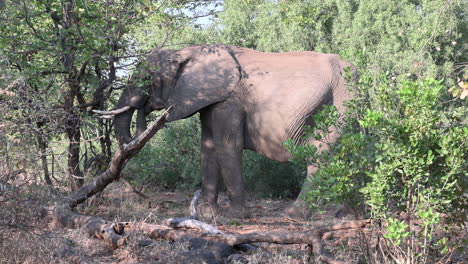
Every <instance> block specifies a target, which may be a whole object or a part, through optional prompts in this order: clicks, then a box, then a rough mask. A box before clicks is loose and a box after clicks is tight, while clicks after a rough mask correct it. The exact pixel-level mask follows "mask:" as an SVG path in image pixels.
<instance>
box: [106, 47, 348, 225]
mask: <svg viewBox="0 0 468 264" xmlns="http://www.w3.org/2000/svg"><path fill="white" fill-rule="evenodd" d="M348 66H349V67H351V69H352V72H354V73H355V72H356V71H355V70H354V67H353V66H352V65H351V64H349V63H346V62H344V61H342V60H340V58H339V56H338V55H333V54H322V53H317V52H288V53H264V52H258V51H255V50H251V49H247V48H240V47H233V46H228V45H221V44H214V45H201V46H193V47H188V48H184V49H181V50H161V49H154V50H152V51H151V53H150V54H149V55H148V57H147V59H146V61H145V62H143V63H141V65H140V66H139V70H138V72H137V74H135V76H133V78H132V80H131V81H130V83H129V85H128V87H127V88H126V90H125V91H124V92H123V94H122V95H121V97H120V99H119V102H118V105H117V107H118V108H119V109H122V108H125V107H126V108H128V110H126V109H123V110H125V111H122V112H121V113H119V114H117V115H116V117H115V130H116V134H117V136H118V137H120V138H122V139H123V140H124V141H125V142H129V141H130V140H131V135H130V121H131V118H132V115H133V112H134V111H135V110H138V115H137V131H136V133H137V134H138V133H141V132H142V131H143V130H144V129H145V128H146V121H145V117H146V115H147V114H148V113H150V112H151V111H154V110H161V109H164V108H166V107H168V106H171V105H175V108H174V110H173V111H172V112H171V113H170V114H169V116H168V122H170V121H174V120H179V119H183V118H187V117H189V116H191V115H193V114H194V113H197V112H199V113H200V120H201V125H202V138H201V170H202V171H201V174H202V187H203V193H204V195H205V199H206V201H207V202H208V204H210V205H211V206H212V207H213V208H216V203H217V197H218V190H219V181H220V179H221V178H220V176H221V177H222V179H223V181H224V183H225V185H226V187H227V190H228V194H229V197H230V199H231V208H230V210H231V211H232V212H231V213H230V214H231V215H237V216H241V215H243V212H245V211H244V209H243V208H244V183H243V177H242V166H241V163H242V151H243V149H250V150H253V151H255V152H257V153H260V154H262V155H264V156H265V157H268V158H270V159H273V160H276V161H279V162H286V161H288V158H289V153H288V152H287V151H286V150H285V148H284V145H283V143H284V142H285V141H286V140H287V139H289V138H291V139H293V140H294V141H296V142H299V143H303V142H300V140H301V135H302V132H303V128H304V126H305V125H306V124H311V118H310V116H311V114H313V113H315V112H316V111H317V110H318V109H320V107H321V106H322V105H325V104H328V105H332V104H333V105H335V106H336V107H337V108H338V109H339V111H340V112H343V111H344V110H345V109H344V106H343V102H344V101H345V100H349V99H350V98H351V97H352V93H351V92H350V90H349V89H348V88H347V87H346V85H345V80H344V78H343V76H342V73H343V72H344V69H345V68H346V67H348ZM129 106H130V107H129ZM332 130H333V129H332ZM337 137H338V135H337V133H336V132H332V134H331V135H330V140H331V141H334V140H336V138H337ZM313 172H314V171H313V169H312V168H309V170H308V174H309V175H310V174H312V173H313ZM299 197H300V196H299ZM298 203H300V199H299V198H298V200H297V201H296V204H298ZM301 212H302V210H301V208H300V207H291V210H290V211H289V213H291V214H298V213H301Z"/></svg>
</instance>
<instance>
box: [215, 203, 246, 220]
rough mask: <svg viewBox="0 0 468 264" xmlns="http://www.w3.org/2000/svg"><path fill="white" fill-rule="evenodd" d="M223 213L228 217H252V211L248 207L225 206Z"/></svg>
mask: <svg viewBox="0 0 468 264" xmlns="http://www.w3.org/2000/svg"><path fill="white" fill-rule="evenodd" d="M221 214H222V215H223V216H224V217H227V218H239V219H248V218H252V211H251V210H249V208H246V207H232V206H229V207H224V208H223V209H222V210H221Z"/></svg>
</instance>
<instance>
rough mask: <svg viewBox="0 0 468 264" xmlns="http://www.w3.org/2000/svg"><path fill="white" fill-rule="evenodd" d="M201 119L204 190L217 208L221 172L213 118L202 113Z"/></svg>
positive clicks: (201, 159)
mask: <svg viewBox="0 0 468 264" xmlns="http://www.w3.org/2000/svg"><path fill="white" fill-rule="evenodd" d="M200 119H201V124H202V134H201V151H200V162H201V164H200V166H201V178H202V191H203V196H204V197H205V199H206V202H207V203H208V205H209V206H210V207H211V209H213V208H217V202H218V192H219V175H220V173H221V172H220V170H219V165H218V158H217V154H216V149H215V143H214V140H213V132H212V128H211V119H210V118H208V116H206V115H202V116H201V118H200Z"/></svg>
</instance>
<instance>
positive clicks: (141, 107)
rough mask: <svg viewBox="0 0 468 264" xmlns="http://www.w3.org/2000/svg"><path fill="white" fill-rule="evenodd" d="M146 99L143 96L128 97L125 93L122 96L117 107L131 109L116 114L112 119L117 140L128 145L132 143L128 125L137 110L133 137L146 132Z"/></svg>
mask: <svg viewBox="0 0 468 264" xmlns="http://www.w3.org/2000/svg"><path fill="white" fill-rule="evenodd" d="M147 99H148V96H145V95H136V96H132V97H129V94H128V93H126V92H124V94H122V96H121V98H120V100H119V103H118V107H119V108H120V107H124V106H126V105H128V106H130V107H131V108H130V109H129V110H128V111H125V112H123V113H119V114H117V115H116V116H115V118H114V129H115V135H116V136H117V138H118V139H119V140H120V139H121V140H123V142H124V143H129V142H130V141H132V139H133V137H132V135H131V133H130V124H131V123H132V117H133V114H134V112H135V110H138V114H137V128H136V135H135V136H136V137H137V136H139V135H140V134H141V133H142V132H143V131H145V130H146V112H145V103H146V101H147Z"/></svg>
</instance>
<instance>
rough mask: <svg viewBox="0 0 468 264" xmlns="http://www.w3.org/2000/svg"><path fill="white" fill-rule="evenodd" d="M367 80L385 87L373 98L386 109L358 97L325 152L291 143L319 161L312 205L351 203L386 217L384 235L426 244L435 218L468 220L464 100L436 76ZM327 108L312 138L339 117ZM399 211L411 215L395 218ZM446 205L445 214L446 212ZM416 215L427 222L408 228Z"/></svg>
mask: <svg viewBox="0 0 468 264" xmlns="http://www.w3.org/2000/svg"><path fill="white" fill-rule="evenodd" d="M363 75H366V73H364V74H363ZM366 80H368V79H367V78H366V76H364V78H363V81H361V83H360V84H361V85H360V89H361V92H363V91H365V90H366V89H369V90H371V89H372V90H378V91H380V93H381V94H384V95H385V94H387V95H386V96H380V97H378V98H377V99H376V101H374V102H373V104H375V105H378V106H381V107H382V106H385V107H384V108H383V109H385V110H375V109H377V108H376V107H375V106H374V105H373V104H371V103H369V102H368V103H365V104H364V106H363V102H365V101H366V100H363V98H356V100H355V101H354V102H351V103H350V106H349V111H350V112H351V113H353V115H357V116H358V117H359V118H358V120H357V122H352V121H350V120H348V122H346V123H342V122H338V123H337V124H335V126H336V127H339V128H340V129H341V130H342V131H343V136H342V138H341V140H340V142H339V143H338V144H336V145H335V146H331V148H330V149H329V150H327V151H322V152H320V153H319V152H318V151H317V149H316V148H309V149H307V150H308V151H310V152H307V151H304V147H302V146H297V145H294V144H292V143H291V142H287V143H286V144H287V146H288V149H289V150H290V152H291V153H292V154H293V156H294V158H295V160H297V159H299V160H301V159H302V162H306V163H307V164H308V165H311V164H313V165H315V166H318V168H319V169H318V171H317V172H316V173H315V174H314V176H313V177H312V178H311V179H308V180H310V188H309V189H308V190H307V192H306V195H305V197H306V200H307V201H309V203H310V204H311V206H320V205H321V204H322V203H323V202H324V201H326V202H334V203H346V204H348V205H350V206H352V207H354V208H355V209H357V210H358V211H361V214H366V215H370V216H371V217H373V218H376V219H380V220H382V221H384V222H387V221H388V224H387V226H386V232H385V238H387V239H390V240H392V241H393V244H394V245H395V246H397V247H399V246H400V244H401V243H404V246H405V247H409V246H410V245H413V244H414V243H417V244H419V245H420V246H421V247H423V248H426V250H427V249H428V248H429V247H430V245H428V244H427V241H428V239H432V234H433V232H434V229H435V227H436V225H437V226H438V227H439V228H440V227H442V226H444V225H447V224H453V223H456V224H460V225H462V224H463V223H464V222H465V221H466V214H464V213H463V212H465V210H466V204H467V198H466V196H464V193H465V192H466V188H467V185H468V181H467V173H466V171H467V167H466V162H465V161H466V159H467V154H468V146H467V145H466V138H467V136H468V127H466V117H467V114H468V113H467V110H466V102H464V101H461V100H460V99H458V101H456V102H455V103H452V104H451V105H447V104H445V103H444V102H447V101H446V99H447V98H448V92H447V90H448V88H447V87H446V86H444V85H443V84H442V81H435V80H434V79H425V80H423V81H402V82H400V83H397V84H392V83H391V81H389V80H387V81H386V82H384V79H381V80H380V81H381V82H380V83H379V87H377V88H374V87H372V86H368V83H366ZM460 112H462V113H463V114H461V115H460ZM327 115H330V111H328V110H327V109H325V110H323V111H322V112H320V113H319V114H318V118H315V121H316V124H317V125H316V127H314V128H313V129H311V130H309V132H308V137H309V138H313V139H315V140H323V139H324V138H325V137H326V133H323V129H324V128H327V127H328V126H329V125H330V123H329V122H328V120H336V118H335V117H333V116H332V117H327ZM324 117H325V118H324ZM395 212H398V213H400V212H404V213H405V214H406V215H407V216H408V217H406V218H404V219H402V220H399V219H395V218H394V217H393V215H394V214H395ZM442 213H444V214H445V215H446V216H447V217H445V218H443V219H442V218H441V214H442ZM417 221H420V222H421V223H422V226H421V227H422V228H421V229H418V230H413V229H410V228H409V226H411V225H413V223H414V222H417ZM447 227H449V225H447ZM410 230H411V231H410ZM414 239H416V242H415V241H414ZM410 240H411V241H410ZM425 252H426V253H427V251H425ZM418 257H421V258H423V257H427V256H426V255H424V256H423V255H418Z"/></svg>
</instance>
